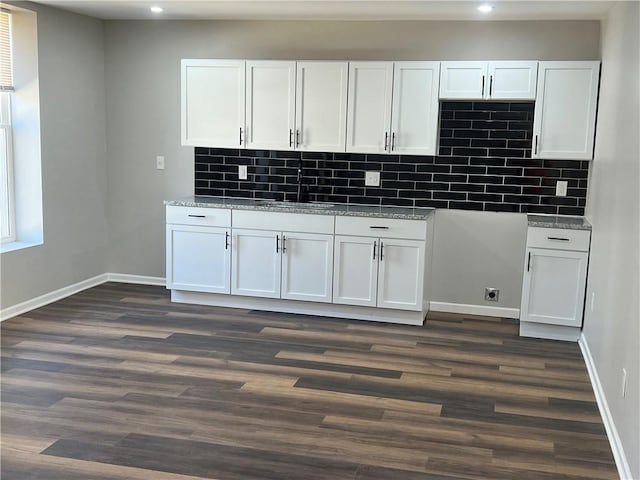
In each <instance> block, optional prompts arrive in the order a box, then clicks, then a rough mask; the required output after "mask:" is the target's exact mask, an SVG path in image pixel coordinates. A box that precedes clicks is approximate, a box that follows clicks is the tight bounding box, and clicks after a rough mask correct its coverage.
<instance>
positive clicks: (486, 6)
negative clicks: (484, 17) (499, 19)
mask: <svg viewBox="0 0 640 480" xmlns="http://www.w3.org/2000/svg"><path fill="white" fill-rule="evenodd" d="M492 10H493V5H489V4H488V3H483V4H482V5H480V6H479V7H478V11H479V12H482V13H491V11H492Z"/></svg>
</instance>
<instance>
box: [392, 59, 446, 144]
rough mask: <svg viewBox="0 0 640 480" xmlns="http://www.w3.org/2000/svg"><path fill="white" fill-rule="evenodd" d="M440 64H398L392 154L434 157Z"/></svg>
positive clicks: (395, 65) (394, 91)
mask: <svg viewBox="0 0 640 480" xmlns="http://www.w3.org/2000/svg"><path fill="white" fill-rule="evenodd" d="M439 76H440V62H396V63H395V64H394V66H393V106H392V108H391V139H390V143H389V151H390V152H391V153H398V154H403V155H412V154H413V155H435V153H436V144H437V139H438V111H439V103H438V79H439Z"/></svg>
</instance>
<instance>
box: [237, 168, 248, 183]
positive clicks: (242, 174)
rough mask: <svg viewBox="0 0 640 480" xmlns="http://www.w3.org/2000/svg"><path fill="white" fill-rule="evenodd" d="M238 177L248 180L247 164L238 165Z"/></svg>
mask: <svg viewBox="0 0 640 480" xmlns="http://www.w3.org/2000/svg"><path fill="white" fill-rule="evenodd" d="M238 179H240V180H246V179H247V166H246V165H238Z"/></svg>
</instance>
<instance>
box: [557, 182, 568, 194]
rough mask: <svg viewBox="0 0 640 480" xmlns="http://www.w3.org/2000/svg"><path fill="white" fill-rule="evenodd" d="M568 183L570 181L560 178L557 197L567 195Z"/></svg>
mask: <svg viewBox="0 0 640 480" xmlns="http://www.w3.org/2000/svg"><path fill="white" fill-rule="evenodd" d="M568 185H569V182H567V181H566V180H558V181H557V182H556V197H566V196H567V186H568Z"/></svg>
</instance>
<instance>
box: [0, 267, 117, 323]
mask: <svg viewBox="0 0 640 480" xmlns="http://www.w3.org/2000/svg"><path fill="white" fill-rule="evenodd" d="M108 278H109V275H108V274H107V273H103V274H100V275H96V276H95V277H91V278H87V279H86V280H83V281H81V282H78V283H74V284H73V285H69V286H66V287H63V288H59V289H58V290H54V291H53V292H49V293H45V294H44V295H40V296H39V297H36V298H32V299H31V300H26V301H24V302H21V303H18V304H16V305H12V306H10V307H7V308H3V309H2V310H0V321H4V320H7V319H9V318H12V317H15V316H17V315H22V314H23V313H26V312H29V311H31V310H35V309H36V308H40V307H44V306H45V305H48V304H50V303H53V302H56V301H58V300H62V299H63V298H66V297H69V296H71V295H73V294H75V293H78V292H81V291H83V290H86V289H87V288H91V287H95V286H96V285H100V284H101V283H104V282H107V281H108Z"/></svg>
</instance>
